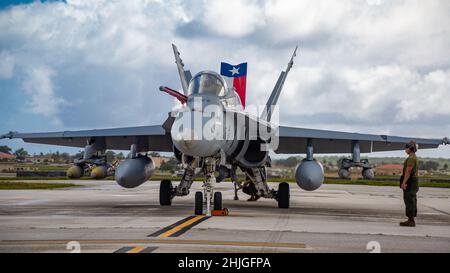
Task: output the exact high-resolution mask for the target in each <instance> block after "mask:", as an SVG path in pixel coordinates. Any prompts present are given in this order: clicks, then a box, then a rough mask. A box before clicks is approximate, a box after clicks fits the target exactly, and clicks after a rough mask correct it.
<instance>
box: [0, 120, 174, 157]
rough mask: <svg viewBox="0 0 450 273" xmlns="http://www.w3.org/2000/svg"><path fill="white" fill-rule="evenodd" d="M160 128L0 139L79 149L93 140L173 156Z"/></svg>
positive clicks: (107, 145)
mask: <svg viewBox="0 0 450 273" xmlns="http://www.w3.org/2000/svg"><path fill="white" fill-rule="evenodd" d="M163 126H164V125H163ZM163 126H161V125H155V126H143V127H127V128H113V129H95V130H83V131H64V132H50V133H18V132H10V133H8V134H5V135H0V139H2V138H10V139H13V138H21V139H23V140H24V141H25V142H29V143H39V144H49V145H59V146H69V147H80V148H83V147H85V146H86V144H87V143H88V142H90V141H92V140H94V141H101V142H102V143H104V147H105V149H111V150H130V147H131V145H132V144H138V145H137V147H138V152H145V151H155V152H172V151H173V150H172V139H171V137H170V134H169V133H167V132H166V130H165V129H164V127H163Z"/></svg>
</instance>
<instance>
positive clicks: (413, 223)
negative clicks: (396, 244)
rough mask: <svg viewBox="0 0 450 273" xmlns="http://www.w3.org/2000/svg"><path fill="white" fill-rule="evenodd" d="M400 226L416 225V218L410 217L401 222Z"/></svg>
mask: <svg viewBox="0 0 450 273" xmlns="http://www.w3.org/2000/svg"><path fill="white" fill-rule="evenodd" d="M400 226H402V227H415V226H416V222H415V221H414V218H409V219H408V221H405V222H401V223H400Z"/></svg>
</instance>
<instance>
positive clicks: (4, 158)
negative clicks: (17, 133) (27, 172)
mask: <svg viewBox="0 0 450 273" xmlns="http://www.w3.org/2000/svg"><path fill="white" fill-rule="evenodd" d="M15 159H16V156H15V155H11V154H7V153H3V152H0V161H12V160H15Z"/></svg>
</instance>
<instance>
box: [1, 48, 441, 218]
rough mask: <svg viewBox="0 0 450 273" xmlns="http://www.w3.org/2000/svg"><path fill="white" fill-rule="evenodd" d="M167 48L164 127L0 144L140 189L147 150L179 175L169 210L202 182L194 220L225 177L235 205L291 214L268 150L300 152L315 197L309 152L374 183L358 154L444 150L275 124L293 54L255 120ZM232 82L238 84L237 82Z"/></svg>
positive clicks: (316, 172)
mask: <svg viewBox="0 0 450 273" xmlns="http://www.w3.org/2000/svg"><path fill="white" fill-rule="evenodd" d="M172 47H173V52H174V55H175V63H176V65H177V69H178V74H179V77H180V81H181V88H182V92H178V91H176V90H174V89H171V88H168V87H165V86H161V87H160V88H159V89H160V91H162V92H165V93H167V94H169V95H171V96H173V97H175V98H176V99H177V100H178V101H179V102H180V104H179V106H178V108H176V109H172V110H171V111H170V113H169V116H168V118H167V120H166V121H165V122H164V123H163V124H162V125H154V126H143V127H129V128H114V129H94V130H85V131H64V132H50V133H19V132H9V133H7V134H5V135H2V136H0V138H10V139H13V138H20V139H23V140H24V141H25V142H30V143H40V144H50V145H61V146H70V147H82V148H84V156H83V158H81V159H79V160H77V161H76V162H75V163H74V165H73V166H72V167H71V168H70V169H69V170H68V171H67V175H68V176H69V177H70V178H74V179H77V178H80V177H81V176H83V175H84V174H85V173H88V172H89V171H90V175H91V176H92V177H93V178H97V179H101V178H104V177H105V176H107V175H111V174H114V176H115V180H116V181H117V183H118V184H119V185H120V186H122V187H125V188H135V187H138V186H139V185H141V184H142V183H144V182H146V181H148V180H149V179H150V178H151V177H152V175H153V174H154V171H155V164H154V162H153V160H152V158H151V156H149V155H148V152H170V153H173V154H174V156H175V157H176V158H177V160H178V161H179V162H180V164H181V166H182V167H183V169H184V173H183V176H182V178H181V181H180V182H179V183H177V184H176V185H174V184H172V181H170V180H163V181H161V184H160V192H159V202H160V205H161V206H170V205H171V204H172V200H173V199H174V198H175V197H182V196H187V195H188V194H189V193H190V188H191V185H192V183H193V181H194V179H195V178H196V177H202V178H203V191H198V192H196V193H195V205H194V213H195V214H196V215H201V214H204V213H206V214H210V212H211V205H212V206H213V209H215V210H220V209H222V194H221V192H219V191H215V185H216V183H218V182H221V181H223V180H225V179H227V178H229V179H230V180H231V181H232V182H233V184H234V190H235V199H237V192H238V191H239V190H242V191H243V192H244V193H246V194H248V195H250V196H251V198H250V200H257V199H259V198H270V199H274V200H276V201H277V202H278V207H279V208H289V199H290V194H289V184H288V183H280V184H279V185H278V188H277V189H274V188H271V187H270V186H269V185H268V183H267V168H270V167H271V160H270V156H269V153H270V151H273V152H274V153H276V154H305V155H306V157H305V159H303V160H302V161H301V163H300V164H299V165H298V166H297V167H296V170H295V179H296V182H297V184H298V186H299V187H300V188H302V189H303V190H306V191H314V190H316V189H318V188H319V187H320V186H321V185H322V183H323V181H324V171H323V167H322V165H321V163H320V162H319V161H318V160H316V159H315V158H314V155H315V154H340V153H344V154H345V153H347V154H350V155H351V158H348V159H344V160H342V161H340V163H339V171H338V173H339V176H340V177H341V178H348V177H349V175H350V172H349V169H350V168H353V167H359V168H361V169H362V176H363V177H364V178H366V179H372V178H373V177H374V173H373V170H372V166H371V165H370V164H369V162H368V160H367V159H361V157H360V154H361V153H371V152H380V151H394V150H403V149H404V148H405V144H406V143H408V142H409V141H410V140H411V139H414V140H415V141H416V142H417V145H418V146H419V147H420V149H431V148H437V147H438V146H439V145H446V144H449V140H448V139H447V138H443V139H424V138H415V137H397V136H387V135H373V134H359V133H347V132H338V131H327V130H315V129H307V128H293V127H286V126H280V125H279V124H278V121H277V120H276V118H275V117H276V113H277V102H278V98H279V97H280V95H281V91H282V89H283V85H284V83H285V81H286V78H287V76H288V73H289V71H290V70H291V68H292V67H293V64H294V57H295V56H296V53H297V48H296V49H295V51H294V54H293V55H292V57H291V59H290V61H289V63H288V66H287V69H286V70H284V71H282V72H281V74H280V76H279V78H278V80H277V82H276V84H275V86H274V88H273V90H272V93H271V95H270V97H269V99H268V100H267V103H266V104H265V105H264V107H263V110H262V111H261V113H256V114H255V113H250V112H249V111H248V109H244V106H245V96H244V97H243V94H242V90H238V89H239V88H238V87H237V86H236V85H235V84H233V83H236V82H230V80H229V79H227V78H226V77H225V76H223V73H216V72H213V71H201V72H199V73H197V74H195V75H194V76H192V74H191V72H190V71H189V70H185V68H184V64H183V61H182V60H181V58H180V53H179V51H178V49H177V47H176V46H175V45H172ZM240 69H241V67H239V66H231V69H230V71H229V72H230V73H231V76H236V75H238V74H239V73H240ZM238 84H241V85H242V82H240V83H239V82H238ZM244 84H245V82H244ZM244 95H245V94H244ZM106 150H129V151H130V153H129V155H128V158H126V159H125V160H123V161H122V162H120V163H118V166H117V164H116V165H114V164H111V163H110V162H107V161H106V156H105V151H106ZM238 170H240V171H241V172H242V173H243V174H244V175H245V177H246V178H245V179H244V180H242V181H240V179H239V177H238V175H237V172H238ZM230 185H232V184H230ZM205 205H206V208H205Z"/></svg>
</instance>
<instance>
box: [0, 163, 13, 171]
mask: <svg viewBox="0 0 450 273" xmlns="http://www.w3.org/2000/svg"><path fill="white" fill-rule="evenodd" d="M15 172H16V163H14V162H0V173H15Z"/></svg>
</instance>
